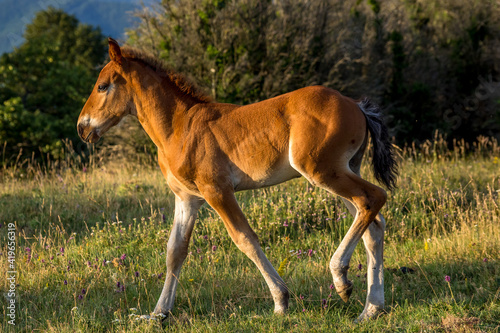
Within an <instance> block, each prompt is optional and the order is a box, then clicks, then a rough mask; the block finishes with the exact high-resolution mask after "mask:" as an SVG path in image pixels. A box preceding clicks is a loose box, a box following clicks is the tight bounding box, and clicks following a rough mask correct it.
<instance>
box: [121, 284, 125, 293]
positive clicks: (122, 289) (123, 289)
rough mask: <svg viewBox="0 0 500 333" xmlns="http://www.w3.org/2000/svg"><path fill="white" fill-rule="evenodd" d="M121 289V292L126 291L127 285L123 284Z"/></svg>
mask: <svg viewBox="0 0 500 333" xmlns="http://www.w3.org/2000/svg"><path fill="white" fill-rule="evenodd" d="M120 291H121V292H124V291H125V285H124V284H122V287H121V288H120Z"/></svg>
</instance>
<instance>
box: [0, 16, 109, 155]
mask: <svg viewBox="0 0 500 333" xmlns="http://www.w3.org/2000/svg"><path fill="white" fill-rule="evenodd" d="M24 37H25V42H24V43H23V44H22V45H21V46H20V47H19V48H18V49H16V50H14V51H13V52H11V53H6V54H3V55H2V56H1V57H0V80H1V81H0V142H1V143H3V142H7V147H8V148H7V154H8V155H13V154H18V152H19V150H20V149H21V148H22V149H23V153H24V154H25V155H31V153H32V152H35V154H39V153H40V151H41V152H42V153H49V154H51V155H53V156H54V157H59V155H60V154H61V152H62V149H61V148H62V146H63V144H62V141H61V140H62V139H65V138H69V139H72V140H76V139H77V133H76V130H75V122H76V119H77V117H78V113H79V111H80V110H81V108H82V106H83V104H84V103H85V100H86V98H87V97H88V95H89V93H90V91H91V89H92V86H93V84H94V82H95V77H96V75H97V71H96V67H97V66H98V65H100V64H102V63H103V61H104V59H105V56H106V45H107V44H106V40H105V38H104V36H103V35H102V33H101V31H100V29H99V28H94V27H91V26H89V25H85V24H80V23H79V22H78V20H77V19H76V18H75V17H74V16H71V15H68V14H66V13H65V12H64V11H62V10H58V9H54V8H49V9H47V10H45V11H41V12H39V13H38V14H37V15H36V16H35V18H34V20H33V22H32V23H31V24H29V25H28V26H27V27H26V32H25V35H24Z"/></svg>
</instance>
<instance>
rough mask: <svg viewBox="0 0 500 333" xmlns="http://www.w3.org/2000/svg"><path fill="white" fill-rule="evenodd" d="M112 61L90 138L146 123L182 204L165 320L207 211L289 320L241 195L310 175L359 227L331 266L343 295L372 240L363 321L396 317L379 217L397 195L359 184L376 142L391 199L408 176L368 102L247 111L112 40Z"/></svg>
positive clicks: (292, 102) (91, 108)
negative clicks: (387, 301) (126, 120)
mask: <svg viewBox="0 0 500 333" xmlns="http://www.w3.org/2000/svg"><path fill="white" fill-rule="evenodd" d="M109 56H110V58H111V61H110V62H109V63H108V64H107V65H106V66H105V67H104V68H103V70H102V71H101V73H100V74H99V78H98V79H97V83H96V85H95V87H94V89H93V91H92V93H91V95H90V97H89V99H88V100H87V102H86V103H85V106H84V107H83V110H82V112H81V114H80V117H79V119H78V126H77V128H78V134H79V135H80V137H81V138H82V139H83V140H84V141H86V142H92V143H94V142H97V141H98V140H99V139H100V137H101V136H102V135H103V134H104V133H105V132H106V131H107V130H108V129H109V128H111V127H112V126H114V125H116V124H118V123H119V122H120V120H121V119H122V118H123V117H124V116H126V115H134V116H136V117H137V118H138V119H139V121H140V123H141V124H142V126H143V128H144V129H145V131H146V132H147V133H148V135H149V136H150V138H151V139H152V140H153V142H154V143H155V144H156V146H157V147H158V162H159V164H160V167H161V170H162V172H163V175H164V176H165V178H166V180H167V183H168V185H169V187H170V188H171V190H172V192H173V193H174V194H175V217H174V223H173V227H172V231H171V233H170V238H169V240H168V244H167V275H166V280H165V285H164V287H163V291H162V293H161V296H160V299H159V300H158V304H157V305H156V308H155V310H154V311H155V313H156V314H164V315H166V314H168V313H169V312H170V311H171V310H172V308H173V305H174V298H175V291H176V287H177V282H178V277H179V273H180V271H181V266H182V264H183V262H184V259H185V258H186V255H187V253H188V244H189V239H190V236H191V232H192V231H193V226H194V223H195V220H196V216H197V211H198V209H199V208H200V206H201V205H202V204H203V203H204V202H207V203H208V204H209V205H210V206H211V207H212V208H213V209H215V211H216V212H217V213H218V214H219V216H220V217H221V218H222V220H223V222H224V225H225V227H226V229H227V231H228V233H229V235H230V236H231V239H232V240H233V241H234V243H235V244H236V246H237V247H238V248H239V249H240V250H241V251H243V252H244V253H245V254H246V255H247V256H248V257H249V258H250V259H251V260H252V261H253V262H254V263H255V265H256V266H257V268H258V269H259V270H260V272H261V273H262V275H263V276H264V279H265V280H266V282H267V285H268V286H269V289H270V291H271V294H272V296H273V299H274V304H275V308H274V311H275V312H276V313H285V311H286V310H287V308H288V299H289V293H288V289H287V286H286V285H285V282H284V281H283V279H282V278H281V277H280V276H279V275H278V273H277V272H276V270H275V269H274V268H273V266H272V265H271V263H270V262H269V260H268V259H267V258H266V256H265V254H264V252H263V251H262V249H261V247H260V245H259V240H258V238H257V235H256V234H255V232H254V231H253V230H252V228H251V227H250V225H249V224H248V221H247V219H246V218H245V215H244V214H243V212H242V211H241V208H240V206H239V205H238V202H237V201H236V198H235V195H234V193H235V192H236V191H241V190H246V189H256V188H261V187H265V186H271V185H275V184H278V183H281V182H284V181H287V180H289V179H292V178H295V177H300V176H304V177H305V178H306V179H307V180H308V181H309V182H310V183H311V184H313V185H316V186H320V187H322V188H324V189H326V190H328V191H329V192H331V193H335V194H337V195H339V196H341V197H342V198H343V200H344V202H345V203H346V205H347V207H348V209H349V211H350V212H351V214H353V216H355V219H354V223H353V224H352V226H351V228H350V229H349V231H348V232H347V234H346V236H345V238H344V239H343V240H342V242H341V243H340V245H339V247H338V249H337V250H336V251H335V253H334V255H333V256H332V258H331V260H330V270H331V272H332V275H333V282H334V285H335V288H336V290H337V292H338V293H339V294H340V296H341V297H342V299H343V300H344V301H347V300H348V299H349V296H350V294H351V292H352V283H351V282H350V281H349V280H348V279H347V270H348V268H349V261H350V259H351V256H352V253H353V251H354V248H355V247H356V244H357V243H358V241H359V240H360V239H361V238H363V241H364V244H365V247H366V252H367V255H368V273H367V274H368V275H367V280H368V281H367V282H368V295H367V299H366V304H365V308H364V311H363V313H362V314H361V315H360V316H359V318H358V320H365V319H369V318H371V317H374V316H376V315H377V314H378V313H379V312H380V311H381V310H382V309H383V307H384V285H383V283H384V275H383V242H384V229H385V221H384V218H383V217H382V215H381V214H380V213H379V211H380V209H381V208H382V206H383V205H384V203H385V201H386V198H387V195H386V192H385V191H384V190H383V189H381V188H380V187H378V186H376V185H373V184H371V183H369V182H367V181H366V180H364V179H362V178H361V177H360V175H359V170H360V165H361V160H362V157H363V153H364V151H365V148H366V146H367V140H368V133H370V134H371V137H372V141H373V146H374V154H373V156H374V158H373V166H374V171H375V176H376V177H377V179H378V180H380V181H381V182H382V183H384V184H385V185H386V186H387V187H388V188H392V187H393V186H394V185H395V178H396V175H397V171H396V164H395V161H394V157H393V153H392V150H391V148H392V147H391V144H390V142H389V136H388V134H387V128H386V127H385V126H384V124H383V121H382V118H381V114H380V110H379V109H378V108H377V107H376V106H375V105H373V104H372V103H370V102H369V101H368V100H366V99H365V100H363V101H361V102H355V101H354V100H352V99H350V98H348V97H344V96H342V95H341V94H340V93H338V92H337V91H334V90H331V89H328V88H325V87H320V86H315V87H307V88H303V89H299V90H296V91H293V92H290V93H287V94H284V95H281V96H277V97H274V98H271V99H268V100H265V101H262V102H259V103H255V104H251V105H245V106H239V105H231V104H222V103H216V102H213V101H211V100H210V99H209V98H208V97H206V96H205V95H203V94H201V93H200V92H198V91H197V90H196V89H195V88H194V87H193V86H192V85H190V84H189V83H187V81H185V80H184V79H183V78H182V77H181V76H180V75H178V74H176V73H174V72H172V71H170V70H169V69H167V68H165V67H164V66H163V65H162V64H161V63H160V62H159V61H158V60H156V59H154V58H153V57H151V56H149V55H147V54H144V53H143V52H140V51H138V50H136V49H133V48H129V47H123V48H120V46H119V45H118V43H117V42H116V41H115V40H113V39H111V38H110V39H109Z"/></svg>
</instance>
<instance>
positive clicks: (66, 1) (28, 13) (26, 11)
mask: <svg viewBox="0 0 500 333" xmlns="http://www.w3.org/2000/svg"><path fill="white" fill-rule="evenodd" d="M144 2H145V3H151V1H144ZM49 6H54V7H56V8H61V9H63V10H64V11H66V12H67V13H69V14H72V15H75V16H76V17H77V18H78V20H80V21H81V22H83V23H87V24H91V25H94V26H100V27H101V29H102V32H103V33H104V34H105V35H108V36H113V37H114V38H122V37H123V33H124V31H125V29H126V28H128V27H132V26H133V25H134V23H135V19H134V17H133V16H132V15H131V12H132V11H134V10H136V9H139V8H141V1H140V0H103V1H96V0H90V1H80V0H60V1H44V2H42V1H33V0H0V8H2V11H0V53H4V52H10V51H12V50H13V48H14V47H16V46H18V45H20V44H21V43H22V42H23V37H22V36H23V32H24V27H25V26H26V25H27V24H29V23H30V22H31V21H32V19H33V17H34V15H35V13H36V12H38V11H40V10H43V9H46V8H47V7H49Z"/></svg>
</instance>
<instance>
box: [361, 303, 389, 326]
mask: <svg viewBox="0 0 500 333" xmlns="http://www.w3.org/2000/svg"><path fill="white" fill-rule="evenodd" d="M383 313H384V307H383V306H376V305H372V304H370V305H368V306H367V307H365V309H364V310H363V312H362V313H361V314H360V315H359V317H358V318H357V319H356V320H355V321H354V323H356V324H359V323H362V322H365V321H368V320H371V319H377V318H378V317H379V316H380V315H382V314H383Z"/></svg>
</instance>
